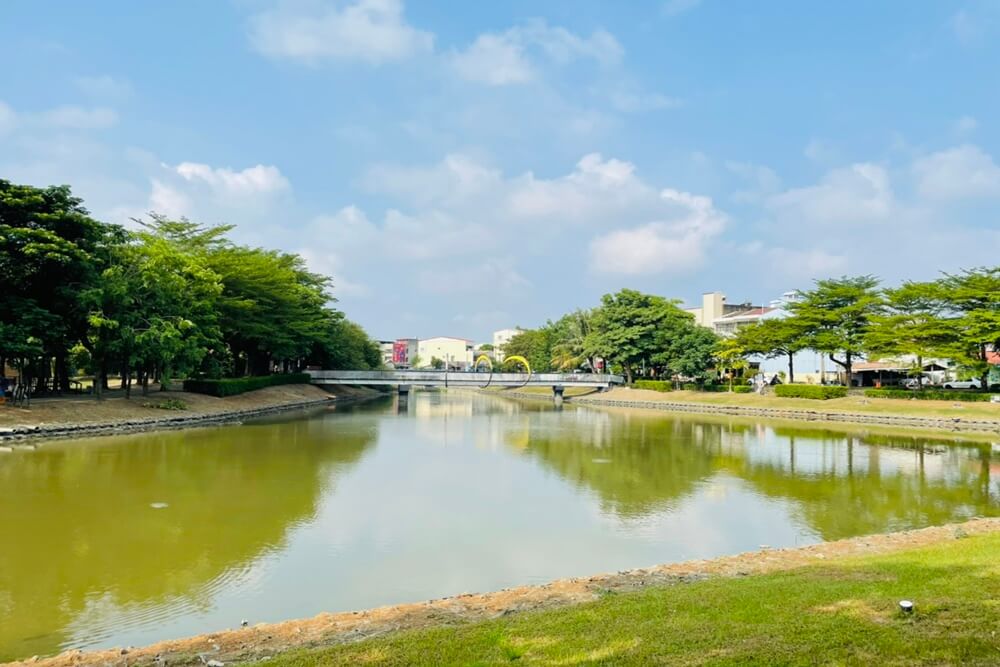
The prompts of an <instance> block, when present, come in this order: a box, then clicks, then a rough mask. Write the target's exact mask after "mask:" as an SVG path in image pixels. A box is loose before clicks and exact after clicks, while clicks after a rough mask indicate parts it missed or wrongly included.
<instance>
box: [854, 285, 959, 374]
mask: <svg viewBox="0 0 1000 667" xmlns="http://www.w3.org/2000/svg"><path fill="white" fill-rule="evenodd" d="M940 295H941V293H940V290H939V287H938V285H937V284H935V283H919V282H906V283H903V285H901V286H900V287H897V288H894V289H887V290H885V311H884V312H883V313H881V314H879V315H876V316H874V317H873V318H872V326H871V328H870V329H869V330H868V332H867V334H865V348H866V349H867V350H868V351H869V353H871V354H877V355H907V356H912V357H913V358H914V359H915V360H916V364H915V366H916V369H915V370H917V382H918V384H920V385H922V384H923V373H922V372H921V371H922V370H923V366H924V357H925V356H927V355H930V354H937V353H939V352H941V351H942V350H943V349H944V348H945V347H946V346H947V345H948V343H949V341H951V340H952V333H953V332H954V331H955V327H954V326H953V325H952V324H951V323H949V322H948V321H947V320H946V319H945V318H943V317H942V312H943V310H944V308H945V304H944V303H943V302H942V301H941V299H940V298H939V297H940Z"/></svg>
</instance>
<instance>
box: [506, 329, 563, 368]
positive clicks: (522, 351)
mask: <svg viewBox="0 0 1000 667" xmlns="http://www.w3.org/2000/svg"><path fill="white" fill-rule="evenodd" d="M503 354H504V360H505V363H506V359H507V358H509V357H513V356H520V357H524V358H525V359H527V360H528V363H529V364H531V370H532V371H534V372H536V373H547V372H549V371H551V370H552V329H551V328H550V327H548V326H546V327H542V328H540V329H525V330H524V331H519V332H518V333H517V334H515V335H514V337H513V338H511V339H510V340H509V341H507V343H506V344H505V345H504V347H503Z"/></svg>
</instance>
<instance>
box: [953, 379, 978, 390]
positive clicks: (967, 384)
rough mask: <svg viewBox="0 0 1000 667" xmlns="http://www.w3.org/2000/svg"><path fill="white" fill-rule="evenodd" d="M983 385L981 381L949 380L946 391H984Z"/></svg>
mask: <svg viewBox="0 0 1000 667" xmlns="http://www.w3.org/2000/svg"><path fill="white" fill-rule="evenodd" d="M982 387H983V385H982V383H981V382H979V380H977V379H975V378H972V379H971V380H949V381H947V382H945V383H944V388H945V389H982Z"/></svg>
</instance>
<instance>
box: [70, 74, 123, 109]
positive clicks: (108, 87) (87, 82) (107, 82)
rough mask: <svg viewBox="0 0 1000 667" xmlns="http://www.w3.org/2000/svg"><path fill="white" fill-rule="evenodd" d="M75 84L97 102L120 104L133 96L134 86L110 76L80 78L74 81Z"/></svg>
mask: <svg viewBox="0 0 1000 667" xmlns="http://www.w3.org/2000/svg"><path fill="white" fill-rule="evenodd" d="M73 83H74V84H75V85H76V87H77V88H78V89H79V90H80V91H81V92H83V93H84V94H85V95H88V96H90V97H92V98H94V99H97V100H103V101H108V102H120V101H122V100H124V99H127V98H129V97H131V95H132V86H131V85H129V83H128V82H127V81H122V80H120V79H116V78H114V77H112V76H110V75H108V74H102V75H100V76H80V77H77V78H76V79H74V80H73Z"/></svg>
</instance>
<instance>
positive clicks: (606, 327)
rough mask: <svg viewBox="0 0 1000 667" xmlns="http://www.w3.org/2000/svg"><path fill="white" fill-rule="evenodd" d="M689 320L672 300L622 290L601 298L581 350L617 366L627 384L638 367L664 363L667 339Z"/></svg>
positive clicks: (664, 364) (665, 360)
mask: <svg viewBox="0 0 1000 667" xmlns="http://www.w3.org/2000/svg"><path fill="white" fill-rule="evenodd" d="M691 322H692V318H691V315H690V314H688V313H685V312H684V311H683V310H681V309H680V308H678V307H677V302H676V301H670V300H668V299H664V298H663V297H660V296H653V295H651V294H643V293H641V292H637V291H635V290H630V289H623V290H621V291H619V292H617V293H616V294H605V295H604V296H603V297H602V298H601V306H600V308H598V309H597V310H596V311H594V314H593V318H592V323H593V327H592V329H591V331H590V332H589V334H588V335H587V337H586V346H585V351H586V354H587V355H588V356H589V357H595V356H599V357H602V358H604V359H605V360H608V361H610V362H612V363H614V364H617V365H619V366H621V368H622V370H623V371H624V373H625V377H626V380H627V381H628V382H629V383H631V382H632V381H633V378H634V377H635V375H636V372H637V371H638V370H639V368H640V367H641V366H649V367H654V366H656V365H660V366H667V365H668V363H666V362H667V361H668V360H667V359H665V358H664V357H663V354H664V351H665V350H667V349H668V348H669V341H670V340H671V339H672V337H673V336H674V334H676V333H677V332H678V331H680V330H682V329H683V328H684V326H685V325H686V324H688V323H691ZM692 325H693V324H692Z"/></svg>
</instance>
